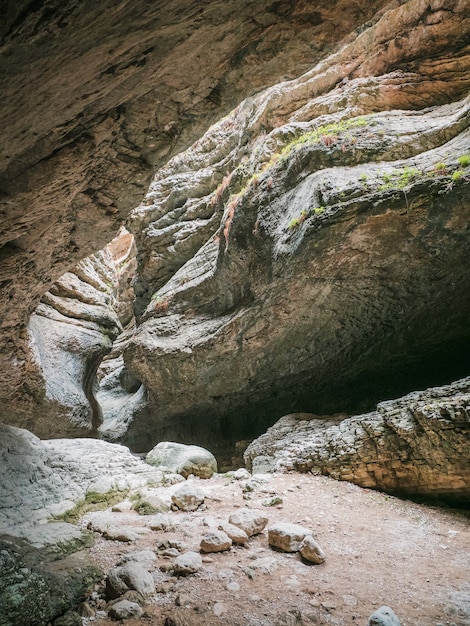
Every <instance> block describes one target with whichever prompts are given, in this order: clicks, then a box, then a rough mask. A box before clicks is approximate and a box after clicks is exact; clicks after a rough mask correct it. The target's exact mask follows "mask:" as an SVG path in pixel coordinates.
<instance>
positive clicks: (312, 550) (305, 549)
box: [299, 535, 326, 565]
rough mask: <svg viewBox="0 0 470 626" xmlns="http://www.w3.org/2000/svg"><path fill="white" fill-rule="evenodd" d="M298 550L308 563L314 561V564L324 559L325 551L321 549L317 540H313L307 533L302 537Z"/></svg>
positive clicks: (322, 561)
mask: <svg viewBox="0 0 470 626" xmlns="http://www.w3.org/2000/svg"><path fill="white" fill-rule="evenodd" d="M299 552H300V554H301V555H302V558H303V559H305V560H306V561H308V562H309V563H315V564H316V565H318V564H320V563H324V562H325V559H326V554H325V552H324V551H323V550H322V548H321V547H320V545H319V544H318V542H317V541H315V539H314V538H313V537H312V535H307V536H306V537H305V538H304V540H303V541H302V543H301V544H300V547H299Z"/></svg>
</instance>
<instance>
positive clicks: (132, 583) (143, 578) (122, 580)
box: [106, 561, 155, 600]
mask: <svg viewBox="0 0 470 626" xmlns="http://www.w3.org/2000/svg"><path fill="white" fill-rule="evenodd" d="M129 589H134V590H135V591H138V592H139V593H140V594H142V595H143V596H147V595H149V594H152V593H153V592H154V591H155V583H154V580H153V577H152V575H151V574H150V572H148V570H146V569H145V568H144V567H143V566H142V565H141V564H140V563H138V562H134V561H130V562H128V563H126V564H125V565H121V566H119V567H115V568H114V569H112V570H111V571H110V572H109V573H108V575H107V577H106V597H107V599H108V600H113V599H114V598H119V597H120V596H122V595H123V594H124V593H125V592H126V591H128V590H129Z"/></svg>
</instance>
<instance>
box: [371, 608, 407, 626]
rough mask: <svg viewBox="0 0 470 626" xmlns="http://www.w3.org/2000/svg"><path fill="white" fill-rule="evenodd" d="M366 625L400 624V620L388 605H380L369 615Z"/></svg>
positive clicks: (385, 625)
mask: <svg viewBox="0 0 470 626" xmlns="http://www.w3.org/2000/svg"><path fill="white" fill-rule="evenodd" d="M367 626H400V620H399V619H398V616H397V615H396V613H395V612H394V611H393V610H392V609H391V608H390V607H389V606H381V607H380V609H377V610H376V611H374V612H373V613H372V615H371V616H370V617H369V621H368V622H367Z"/></svg>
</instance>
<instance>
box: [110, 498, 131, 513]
mask: <svg viewBox="0 0 470 626" xmlns="http://www.w3.org/2000/svg"><path fill="white" fill-rule="evenodd" d="M131 509H132V502H131V501H130V500H124V501H123V502H118V503H117V504H115V505H113V506H112V507H111V511H112V512H113V513H127V512H128V511H130V510H131Z"/></svg>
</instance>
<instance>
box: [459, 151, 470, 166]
mask: <svg viewBox="0 0 470 626" xmlns="http://www.w3.org/2000/svg"><path fill="white" fill-rule="evenodd" d="M457 161H458V163H459V165H460V166H461V167H468V166H469V165H470V154H462V155H461V156H459V158H458V159H457Z"/></svg>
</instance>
